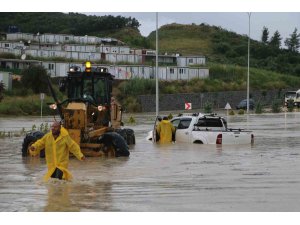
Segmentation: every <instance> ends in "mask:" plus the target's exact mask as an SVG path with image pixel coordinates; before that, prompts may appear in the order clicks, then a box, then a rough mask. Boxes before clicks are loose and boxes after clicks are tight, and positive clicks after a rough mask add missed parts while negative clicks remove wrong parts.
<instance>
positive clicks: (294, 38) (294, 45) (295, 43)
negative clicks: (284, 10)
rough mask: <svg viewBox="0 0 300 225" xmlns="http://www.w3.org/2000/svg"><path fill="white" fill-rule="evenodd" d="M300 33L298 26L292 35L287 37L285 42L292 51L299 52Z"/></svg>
mask: <svg viewBox="0 0 300 225" xmlns="http://www.w3.org/2000/svg"><path fill="white" fill-rule="evenodd" d="M299 39H300V34H297V28H295V30H294V32H293V33H292V34H291V35H290V38H287V39H285V41H284V44H285V45H286V46H287V47H288V49H289V50H290V51H291V52H298V48H299V47H300V41H299Z"/></svg>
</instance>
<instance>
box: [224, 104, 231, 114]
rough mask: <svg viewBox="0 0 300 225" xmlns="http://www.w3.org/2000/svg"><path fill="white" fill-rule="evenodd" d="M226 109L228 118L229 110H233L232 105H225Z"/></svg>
mask: <svg viewBox="0 0 300 225" xmlns="http://www.w3.org/2000/svg"><path fill="white" fill-rule="evenodd" d="M225 109H226V110H227V116H228V110H230V109H231V106H230V104H229V103H228V102H227V104H226V105H225Z"/></svg>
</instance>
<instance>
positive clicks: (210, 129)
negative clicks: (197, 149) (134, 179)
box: [147, 113, 254, 144]
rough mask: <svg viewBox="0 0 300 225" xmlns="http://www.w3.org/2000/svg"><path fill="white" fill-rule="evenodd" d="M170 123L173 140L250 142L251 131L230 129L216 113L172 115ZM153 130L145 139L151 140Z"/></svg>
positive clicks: (207, 142)
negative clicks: (174, 129) (173, 134)
mask: <svg viewBox="0 0 300 225" xmlns="http://www.w3.org/2000/svg"><path fill="white" fill-rule="evenodd" d="M171 123H172V124H173V126H174V127H175V128H176V133H175V141H176V142H185V143H194V144H251V143H254V135H253V133H252V131H246V130H243V129H231V128H228V127H227V122H226V120H225V118H223V117H220V116H217V115H216V114H202V113H189V114H181V115H179V116H177V117H174V118H173V119H172V120H171ZM152 134H153V131H149V132H148V136H147V140H149V141H153V135H152Z"/></svg>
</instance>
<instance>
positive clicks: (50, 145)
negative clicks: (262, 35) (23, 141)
mask: <svg viewBox="0 0 300 225" xmlns="http://www.w3.org/2000/svg"><path fill="white" fill-rule="evenodd" d="M41 149H45V155H46V162H47V166H48V172H47V173H46V175H45V176H44V180H45V181H47V180H48V179H49V178H50V177H52V178H58V179H63V180H70V179H72V175H71V173H70V171H69V170H68V163H69V152H72V153H73V154H74V155H75V156H76V158H77V159H79V160H85V157H84V155H83V154H82V152H81V150H80V147H79V145H78V144H77V143H76V142H75V141H74V140H73V139H72V138H71V137H70V135H69V133H68V131H67V130H66V129H65V128H63V127H61V125H60V123H59V122H53V124H52V126H51V132H49V133H47V134H46V135H44V137H43V138H41V139H40V140H38V141H36V142H35V143H34V144H33V145H31V146H30V154H31V155H32V156H36V155H38V154H39V152H40V151H41Z"/></svg>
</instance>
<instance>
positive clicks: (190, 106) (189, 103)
mask: <svg viewBox="0 0 300 225" xmlns="http://www.w3.org/2000/svg"><path fill="white" fill-rule="evenodd" d="M184 109H186V110H191V109H192V103H191V102H186V103H184Z"/></svg>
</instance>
